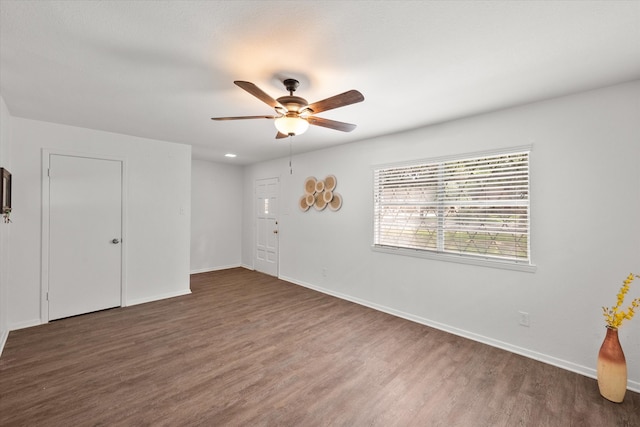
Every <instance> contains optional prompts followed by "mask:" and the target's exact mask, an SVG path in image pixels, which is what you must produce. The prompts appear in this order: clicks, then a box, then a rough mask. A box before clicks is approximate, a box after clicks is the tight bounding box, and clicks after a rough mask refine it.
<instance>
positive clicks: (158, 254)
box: [8, 117, 191, 329]
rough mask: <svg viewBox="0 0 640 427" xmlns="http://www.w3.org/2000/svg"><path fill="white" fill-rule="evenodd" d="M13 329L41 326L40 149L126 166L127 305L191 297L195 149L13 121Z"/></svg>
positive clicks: (10, 312) (10, 317)
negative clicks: (107, 158) (111, 160)
mask: <svg viewBox="0 0 640 427" xmlns="http://www.w3.org/2000/svg"><path fill="white" fill-rule="evenodd" d="M12 125H13V126H12V127H13V135H12V139H11V150H12V151H11V153H12V171H11V172H12V174H13V178H14V181H13V184H14V185H13V189H14V192H13V206H14V212H13V214H12V218H13V223H12V224H11V264H10V266H9V277H10V286H9V288H8V301H9V307H8V321H9V328H10V329H17V328H21V327H26V326H32V325H35V324H39V323H40V321H41V319H40V295H41V289H40V270H41V266H40V246H41V231H40V221H41V212H42V207H41V204H42V203H41V188H42V178H41V158H42V149H43V148H45V149H49V150H64V151H73V152H81V153H87V154H95V155H105V156H118V157H121V158H124V159H125V167H126V177H125V180H126V182H127V185H126V188H125V193H126V202H125V203H126V209H127V210H126V216H125V221H124V225H125V227H126V229H125V233H126V234H125V235H126V241H123V248H125V249H124V250H125V265H124V272H125V273H124V275H125V282H126V293H125V295H124V300H125V303H126V304H127V305H131V304H136V303H141V302H146V301H151V300H155V299H161V298H166V297H171V296H175V295H181V294H185V293H188V292H190V291H189V240H190V218H191V213H190V205H191V199H190V194H191V191H190V186H191V147H190V146H188V145H180V144H173V143H168V142H163V141H154V140H148V139H143V138H136V137H132V136H126V135H119V134H114V133H108V132H102V131H96V130H90V129H83V128H76V127H71V126H65V125H59V124H53V123H46V122H41V121H34V120H27V119H22V118H16V117H14V118H13V119H12Z"/></svg>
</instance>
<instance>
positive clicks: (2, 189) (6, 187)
mask: <svg viewBox="0 0 640 427" xmlns="http://www.w3.org/2000/svg"><path fill="white" fill-rule="evenodd" d="M0 174H1V175H2V186H0V202H1V204H0V214H4V213H8V212H11V172H9V171H8V170H6V169H5V168H0Z"/></svg>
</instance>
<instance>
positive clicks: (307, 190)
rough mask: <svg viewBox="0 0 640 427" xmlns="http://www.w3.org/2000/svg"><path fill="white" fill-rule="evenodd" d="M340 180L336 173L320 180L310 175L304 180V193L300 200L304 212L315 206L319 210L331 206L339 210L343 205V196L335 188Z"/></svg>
mask: <svg viewBox="0 0 640 427" xmlns="http://www.w3.org/2000/svg"><path fill="white" fill-rule="evenodd" d="M337 185H338V180H337V179H336V177H335V176H334V175H327V176H326V178H325V179H324V180H318V179H316V177H314V176H310V177H308V178H307V179H305V180H304V195H303V196H302V197H301V198H300V200H299V201H298V207H299V208H300V210H301V211H302V212H306V211H308V210H309V208H310V207H311V206H313V207H314V208H315V209H316V210H317V211H322V210H324V209H325V208H327V207H328V208H329V210H331V211H334V212H335V211H337V210H338V209H340V208H341V207H342V196H341V195H340V194H338V193H336V192H335V191H334V190H335V188H336V186H337Z"/></svg>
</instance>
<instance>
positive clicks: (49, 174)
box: [47, 169, 51, 178]
mask: <svg viewBox="0 0 640 427" xmlns="http://www.w3.org/2000/svg"><path fill="white" fill-rule="evenodd" d="M47 176H48V177H49V178H51V169H47Z"/></svg>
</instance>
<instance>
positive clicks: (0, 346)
mask: <svg viewBox="0 0 640 427" xmlns="http://www.w3.org/2000/svg"><path fill="white" fill-rule="evenodd" d="M7 338H9V331H8V330H6V331H2V333H0V356H2V350H4V345H5V344H6V343H7Z"/></svg>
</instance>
